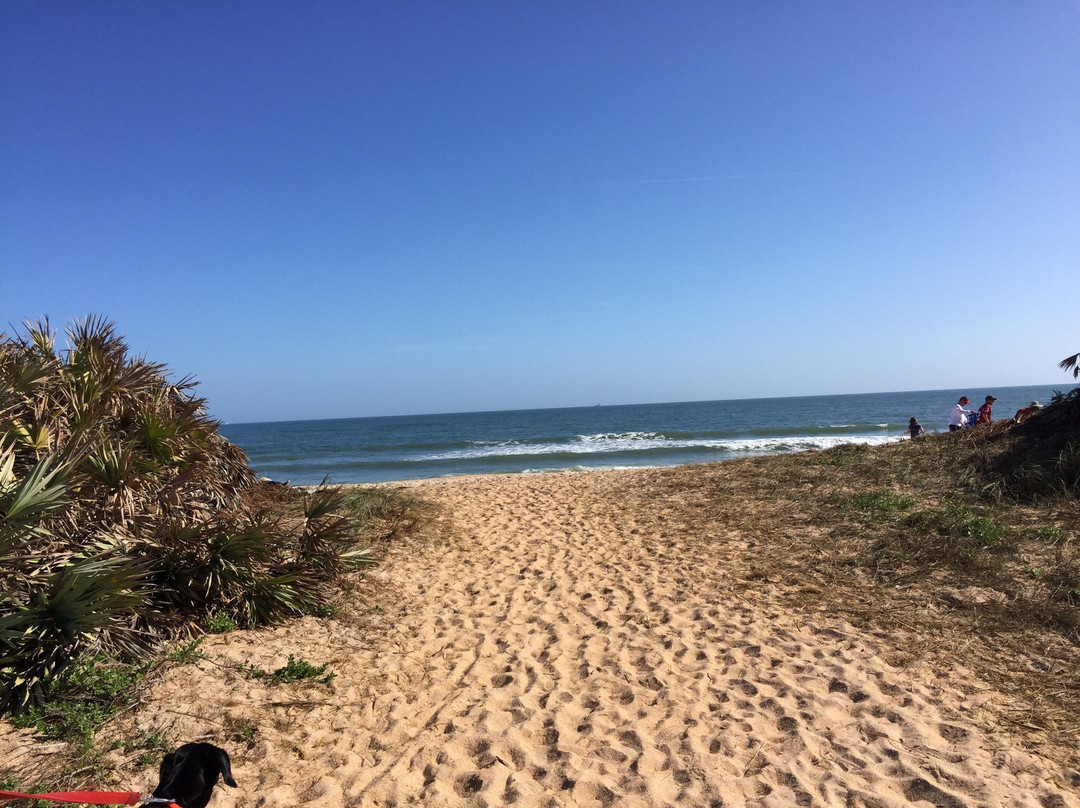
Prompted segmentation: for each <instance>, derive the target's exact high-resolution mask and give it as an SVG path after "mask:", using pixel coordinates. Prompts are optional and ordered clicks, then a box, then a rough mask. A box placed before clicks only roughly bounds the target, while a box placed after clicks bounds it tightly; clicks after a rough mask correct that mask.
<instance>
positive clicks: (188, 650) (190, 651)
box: [167, 636, 206, 665]
mask: <svg viewBox="0 0 1080 808" xmlns="http://www.w3.org/2000/svg"><path fill="white" fill-rule="evenodd" d="M205 639H206V637H205V636H203V637H196V638H195V639H193V640H189V641H188V642H186V643H184V644H182V645H179V646H177V647H176V648H173V649H172V650H171V651H169V653H168V655H167V658H168V660H169V661H170V662H176V663H178V664H180V665H188V664H190V663H192V662H197V661H199V660H200V659H206V652H205V651H203V650H202V649H201V648H199V646H200V645H202V643H203V640H205Z"/></svg>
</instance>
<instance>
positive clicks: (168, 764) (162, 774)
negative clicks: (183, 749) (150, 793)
mask: <svg viewBox="0 0 1080 808" xmlns="http://www.w3.org/2000/svg"><path fill="white" fill-rule="evenodd" d="M174 766H176V752H169V754H167V755H165V757H163V758H162V759H161V767H160V768H159V769H158V781H159V782H162V783H164V782H165V781H166V780H168V779H169V775H170V774H171V773H172V770H173V767H174Z"/></svg>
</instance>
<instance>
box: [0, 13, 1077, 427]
mask: <svg viewBox="0 0 1080 808" xmlns="http://www.w3.org/2000/svg"><path fill="white" fill-rule="evenodd" d="M1078 279H1080V3H1078V2H1076V0H1069V1H1068V2H1065V0H1045V1H1042V0H1040V2H1029V3H1016V2H1012V0H1008V1H1007V2H1006V1H1002V2H993V1H992V0H991V1H990V2H987V1H986V0H957V1H956V2H939V0H933V1H932V2H919V1H918V0H912V1H910V2H907V1H905V2H888V3H886V2H873V1H870V2H867V1H866V0H858V2H830V3H810V2H803V0H798V1H797V2H781V1H779V0H778V1H777V2H738V1H735V2H698V1H697V0H695V1H694V2H681V1H680V0H674V2H667V1H666V0H665V1H664V2H661V0H654V1H653V2H634V1H633V0H630V1H629V2H626V1H624V0H619V1H618V2H616V1H615V0H609V1H604V0H597V1H596V2H591V1H590V2H580V0H573V1H572V2H532V1H531V0H529V1H528V2H515V1H514V0H490V1H489V2H452V1H449V0H448V1H447V2H441V1H440V2H436V1H435V0H431V2H409V1H408V0H395V2H342V3H335V2H317V3H309V2H306V0H305V1H304V2H289V1H288V0H285V1H284V2H250V3H246V2H227V3H217V2H209V0H195V2H191V0H183V2H168V1H167V0H155V1H154V2H136V1H135V0H131V1H130V2H94V1H93V0H89V1H87V2H34V1H33V0H28V1H26V2H8V3H3V4H0V329H3V330H7V331H9V332H10V331H11V330H12V328H13V327H14V328H18V327H21V324H22V322H23V321H25V320H26V319H28V318H29V319H36V318H38V317H41V316H45V315H47V316H48V317H49V318H50V319H51V321H52V322H53V324H54V325H56V326H60V327H61V328H62V326H63V325H65V324H66V323H67V322H69V321H71V320H72V319H74V318H76V317H80V316H85V315H87V314H91V313H94V314H101V315H105V316H107V317H109V318H110V319H112V320H114V321H115V322H116V324H117V326H118V328H119V330H120V332H121V333H123V334H124V335H125V336H126V337H127V339H128V340H129V342H130V344H131V346H132V348H133V350H134V351H135V352H136V353H139V354H145V355H146V356H147V357H148V358H150V359H152V360H155V361H160V362H164V363H166V364H167V365H168V366H169V367H170V368H171V369H172V371H173V372H174V374H175V375H176V376H178V377H179V376H184V375H188V374H192V375H194V376H195V377H196V378H197V379H198V380H199V381H200V383H201V384H200V388H199V389H200V393H201V394H202V395H204V396H205V397H206V398H207V399H208V400H209V404H210V409H211V412H212V413H213V414H214V415H215V416H216V417H218V418H222V419H224V420H226V421H231V422H239V421H263V420H284V419H299V418H329V417H348V416H363V415H394V414H412V413H427V412H452V411H468V410H490V409H516V408H530V407H552V406H576V405H592V404H598V403H604V404H620V403H644V402H660V401H685V400H707V399H725V398H745V397H763V396H778V395H814V394H826V393H859V392H877V391H892V390H923V389H938V388H956V387H964V386H970V387H971V388H972V389H976V388H978V389H979V390H984V389H992V388H993V386H995V385H1000V386H1005V385H1021V384H1042V383H1048V384H1053V385H1057V386H1059V387H1062V388H1066V389H1067V388H1068V387H1069V386H1071V385H1070V382H1071V376H1068V375H1066V374H1065V373H1064V372H1063V371H1061V370H1059V369H1058V368H1057V362H1058V361H1059V360H1060V359H1062V358H1063V357H1065V356H1067V355H1069V354H1072V353H1074V352H1076V351H1077V350H1080V329H1078V328H1077V298H1076V291H1077V280H1078Z"/></svg>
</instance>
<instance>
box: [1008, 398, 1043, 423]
mask: <svg viewBox="0 0 1080 808" xmlns="http://www.w3.org/2000/svg"><path fill="white" fill-rule="evenodd" d="M1041 409H1042V405H1041V404H1039V402H1038V401H1032V402H1031V403H1030V404H1029V405H1028V406H1026V407H1024V408H1022V409H1019V410H1017V411H1016V415H1014V416H1013V420H1014V421H1016V423H1018V424H1022V423H1024V421H1026V420H1027V419H1028V418H1030V417H1031V416H1032V415H1034V414H1035V413H1037V412H1038V411H1039V410H1041Z"/></svg>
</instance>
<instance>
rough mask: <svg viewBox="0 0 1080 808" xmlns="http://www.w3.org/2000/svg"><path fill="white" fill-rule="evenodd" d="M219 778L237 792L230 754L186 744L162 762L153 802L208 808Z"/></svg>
mask: <svg viewBox="0 0 1080 808" xmlns="http://www.w3.org/2000/svg"><path fill="white" fill-rule="evenodd" d="M219 774H220V775H221V779H222V780H224V781H225V785H227V786H232V787H233V788H236V781H235V780H233V776H232V766H231V764H230V763H229V753H228V752H226V751H225V750H224V749H222V748H221V747H219V746H214V745H213V744H212V743H186V744H184V745H183V746H181V747H180V748H179V749H177V750H176V751H175V752H170V753H169V754H167V755H166V756H165V757H164V758H163V759H162V761H161V771H160V772H159V774H158V784H157V788H155V789H154V798H155V799H159V800H170V801H172V802H175V803H176V804H177V805H179V806H180V808H206V803H208V802H210V795H211V794H212V793H213V792H214V786H216V785H217V780H218V775H219Z"/></svg>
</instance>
